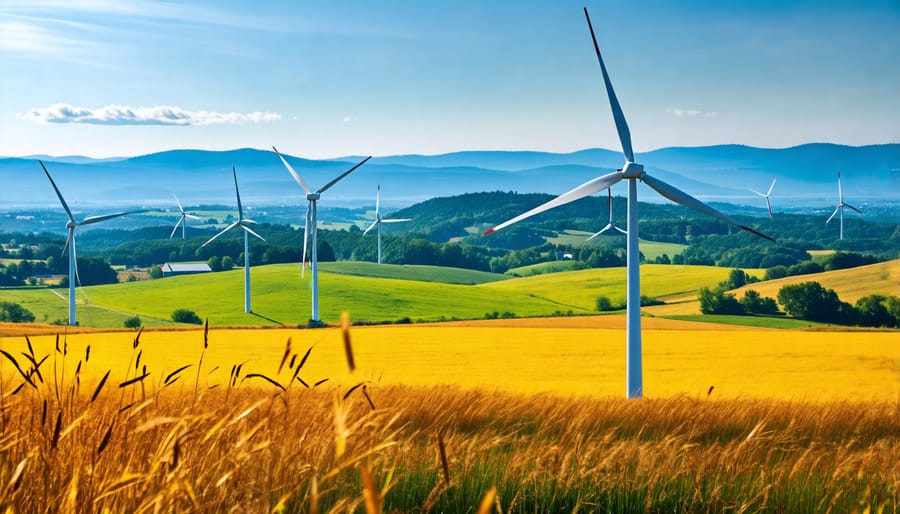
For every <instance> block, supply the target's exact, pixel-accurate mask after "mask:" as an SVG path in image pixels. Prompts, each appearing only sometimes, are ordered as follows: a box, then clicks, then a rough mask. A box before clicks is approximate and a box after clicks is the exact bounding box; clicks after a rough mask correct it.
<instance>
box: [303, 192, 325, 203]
mask: <svg viewBox="0 0 900 514" xmlns="http://www.w3.org/2000/svg"><path fill="white" fill-rule="evenodd" d="M320 196H322V195H321V194H319V193H308V194H307V195H306V199H307V200H309V201H310V202H315V201H316V200H318V199H319V197H320Z"/></svg>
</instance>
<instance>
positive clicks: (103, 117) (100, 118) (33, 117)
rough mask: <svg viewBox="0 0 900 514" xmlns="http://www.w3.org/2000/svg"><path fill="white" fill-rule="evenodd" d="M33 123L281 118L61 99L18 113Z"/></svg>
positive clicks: (267, 114) (207, 122)
mask: <svg viewBox="0 0 900 514" xmlns="http://www.w3.org/2000/svg"><path fill="white" fill-rule="evenodd" d="M16 116H17V117H18V118H19V119H24V120H30V121H33V122H34V123H88V124H93V125H176V126H187V125H201V126H202V125H222V124H238V123H261V122H266V121H276V120H280V119H281V115H280V114H278V113H274V112H251V113H246V114H243V113H238V112H212V111H186V110H184V109H181V108H180V107H170V106H156V107H127V106H124V105H107V106H105V107H100V108H98V109H88V108H84V107H75V106H72V105H69V104H64V103H58V104H53V105H51V106H50V107H46V108H43V109H29V110H28V111H27V112H25V113H20V114H17V115H16Z"/></svg>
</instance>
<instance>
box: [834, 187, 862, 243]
mask: <svg viewBox="0 0 900 514" xmlns="http://www.w3.org/2000/svg"><path fill="white" fill-rule="evenodd" d="M844 207H850V208H851V209H853V210H854V211H856V212H858V213H860V214H862V211H861V210H859V209H857V208H856V207H854V206H852V205H850V204H849V203H846V202H844V190H843V188H841V172H840V171H839V172H838V206H837V207H835V209H834V212H832V213H831V216H828V219H827V220H825V223H830V222H831V219H832V218H834V215H835V214H837V213H838V211H841V240H843V239H844Z"/></svg>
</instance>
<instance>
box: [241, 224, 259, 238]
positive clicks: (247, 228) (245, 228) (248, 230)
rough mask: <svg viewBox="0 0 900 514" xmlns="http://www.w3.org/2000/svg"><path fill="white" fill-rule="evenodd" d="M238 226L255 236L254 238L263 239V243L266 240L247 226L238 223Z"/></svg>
mask: <svg viewBox="0 0 900 514" xmlns="http://www.w3.org/2000/svg"><path fill="white" fill-rule="evenodd" d="M238 224H239V225H240V227H241V228H242V229H244V230H246V231H247V232H249V233H250V234H251V235H254V236H256V237H258V238H260V239H262V240H263V241H265V238H263V236H261V235H259V234H257V233H256V232H254V231H253V229H252V228H250V227H248V226H247V225H244V224H243V223H238Z"/></svg>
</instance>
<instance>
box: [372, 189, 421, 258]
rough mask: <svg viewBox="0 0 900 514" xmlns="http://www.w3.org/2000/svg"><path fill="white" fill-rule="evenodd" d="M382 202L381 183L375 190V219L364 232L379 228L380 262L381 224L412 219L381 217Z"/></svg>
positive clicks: (379, 255)
mask: <svg viewBox="0 0 900 514" xmlns="http://www.w3.org/2000/svg"><path fill="white" fill-rule="evenodd" d="M380 203H381V184H378V189H377V190H376V191H375V221H373V222H372V224H371V225H369V228H367V229H366V231H365V232H363V235H366V234H368V233H369V231H370V230H372V229H373V228H375V227H377V228H378V264H381V224H382V223H401V222H404V221H411V220H410V218H395V219H388V218H382V217H381V211H379V210H378V209H379V204H380Z"/></svg>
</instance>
